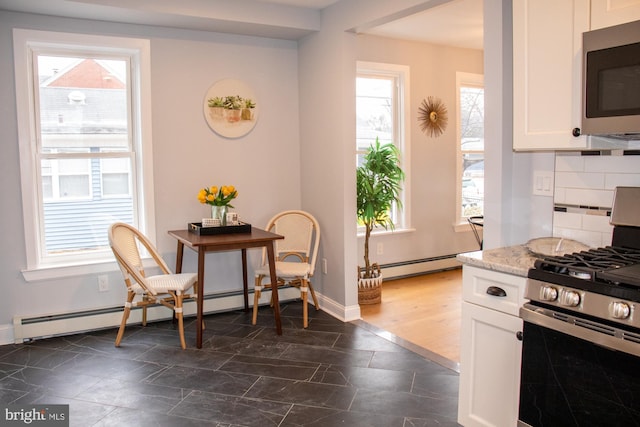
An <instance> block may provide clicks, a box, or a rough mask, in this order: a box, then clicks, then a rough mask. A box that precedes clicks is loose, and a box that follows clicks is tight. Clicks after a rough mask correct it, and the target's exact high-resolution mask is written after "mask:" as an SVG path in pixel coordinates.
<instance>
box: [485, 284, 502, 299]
mask: <svg viewBox="0 0 640 427" xmlns="http://www.w3.org/2000/svg"><path fill="white" fill-rule="evenodd" d="M487 294H488V295H491V296H494V297H506V296H507V293H506V292H505V291H504V289H502V288H499V287H497V286H489V287H488V288H487Z"/></svg>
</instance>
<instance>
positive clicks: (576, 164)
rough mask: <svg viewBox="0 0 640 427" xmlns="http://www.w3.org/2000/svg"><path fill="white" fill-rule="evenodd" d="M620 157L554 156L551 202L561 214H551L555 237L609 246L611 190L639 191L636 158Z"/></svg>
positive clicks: (614, 154) (615, 153)
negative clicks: (625, 188)
mask: <svg viewBox="0 0 640 427" xmlns="http://www.w3.org/2000/svg"><path fill="white" fill-rule="evenodd" d="M622 154H623V152H622V151H619V150H618V151H615V150H614V151H612V152H611V153H601V155H595V156H594V155H584V156H583V155H582V154H581V153H577V152H575V153H574V152H571V153H569V152H566V153H557V154H556V159H555V167H556V170H555V176H554V181H555V184H554V186H555V188H554V198H553V200H554V203H555V205H556V206H557V207H559V208H562V209H563V210H565V211H564V212H562V211H555V212H554V213H553V235H554V236H555V237H564V238H567V239H574V240H577V241H580V242H583V243H585V244H588V245H590V246H593V247H600V246H607V245H610V244H611V237H612V232H613V227H612V226H611V225H610V224H609V217H608V216H607V212H608V211H609V212H610V210H611V206H612V204H613V190H614V189H615V187H617V186H633V187H640V156H638V155H626V156H625V155H622ZM585 207H590V208H598V209H586V208H585Z"/></svg>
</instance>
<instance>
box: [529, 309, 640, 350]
mask: <svg viewBox="0 0 640 427" xmlns="http://www.w3.org/2000/svg"><path fill="white" fill-rule="evenodd" d="M545 313H546V314H545ZM549 313H553V312H552V311H551V310H548V309H545V308H541V307H536V306H533V305H530V304H525V305H524V306H522V307H520V318H521V319H522V320H523V321H525V322H529V323H532V324H534V325H538V326H541V327H543V328H547V329H551V330H554V331H558V332H562V333H564V334H567V335H570V336H572V337H576V338H580V339H582V340H585V341H589V342H591V343H594V344H596V345H599V346H602V347H606V348H608V349H611V350H617V351H623V352H625V353H628V354H632V355H634V356H640V346H639V345H638V342H634V341H629V340H625V339H622V338H619V337H618V336H612V335H609V334H607V333H604V332H600V331H597V330H595V329H591V328H589V327H583V326H578V325H576V324H575V323H573V322H571V321H570V322H565V321H563V320H559V319H556V318H553V317H551V316H550V315H549ZM567 317H570V316H567ZM592 327H593V326H592ZM595 327H597V325H595ZM605 328H606V329H607V330H609V331H615V332H614V333H615V334H616V335H620V333H624V331H622V330H621V329H617V328H611V327H608V326H603V329H605ZM523 339H524V340H525V341H526V339H527V337H526V335H524V337H523Z"/></svg>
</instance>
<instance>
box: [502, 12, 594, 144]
mask: <svg viewBox="0 0 640 427" xmlns="http://www.w3.org/2000/svg"><path fill="white" fill-rule="evenodd" d="M588 29H589V0H562V1H557V0H514V1H513V149H514V150H521V151H527V150H571V149H581V148H585V147H586V146H587V137H585V136H579V137H575V136H573V129H574V128H580V124H581V113H580V112H581V109H582V105H581V104H582V101H581V99H582V89H581V87H582V83H581V82H582V33H583V32H584V31H587V30H588Z"/></svg>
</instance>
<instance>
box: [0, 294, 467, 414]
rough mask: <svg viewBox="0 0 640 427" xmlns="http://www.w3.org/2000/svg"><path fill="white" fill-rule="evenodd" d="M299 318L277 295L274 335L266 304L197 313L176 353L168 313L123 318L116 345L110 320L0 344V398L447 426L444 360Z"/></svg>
mask: <svg viewBox="0 0 640 427" xmlns="http://www.w3.org/2000/svg"><path fill="white" fill-rule="evenodd" d="M309 315H310V322H309V328H308V329H307V330H304V329H302V327H301V325H302V321H301V304H300V302H291V303H288V304H283V306H282V316H283V334H282V336H277V335H276V334H275V328H274V320H273V316H272V311H271V309H270V308H269V307H265V308H261V309H260V317H259V320H258V325H257V326H252V325H251V315H250V313H244V312H243V311H234V312H229V313H220V314H215V315H209V316H207V317H206V330H205V335H204V345H203V348H202V349H201V350H198V349H196V348H195V324H194V323H195V322H194V320H195V319H188V321H187V345H188V347H187V349H186V350H182V349H181V348H180V343H179V339H178V334H177V331H176V330H175V328H174V325H173V324H172V322H170V321H167V322H160V323H155V324H149V325H148V326H147V327H146V328H142V327H140V326H136V325H133V326H129V327H128V328H127V332H126V334H125V339H124V340H123V342H122V346H121V347H120V348H115V347H114V345H113V342H114V339H115V335H116V330H114V329H110V330H105V331H98V332H93V333H86V334H77V335H71V336H66V337H56V338H49V339H42V340H36V341H33V342H31V343H28V344H21V345H4V346H0V404H2V405H6V404H68V405H70V406H69V408H70V425H71V426H81V427H86V426H119V427H122V426H136V427H140V426H171V427H175V426H229V427H231V426H260V427H262V426H281V427H285V426H286V427H291V426H322V427H330V426H350V427H358V426H367V427H374V426H380V427H392V426H398V427H409V426H412V427H413V426H439V427H442V426H457V425H458V424H457V423H456V422H455V420H456V407H457V401H458V373H457V372H456V371H455V365H452V366H448V365H447V361H446V360H438V358H437V356H435V355H433V356H434V357H431V358H427V357H424V356H425V355H426V356H429V352H428V351H426V350H421V349H416V348H414V349H413V350H415V351H411V350H409V349H407V348H405V347H410V345H399V344H398V342H400V344H403V343H402V342H401V340H400V341H399V340H397V339H394V337H392V336H390V335H388V334H386V337H387V338H390V339H386V338H383V337H385V333H384V331H377V330H375V328H372V327H370V326H368V325H367V324H365V323H364V322H362V321H358V322H353V323H343V322H340V321H338V320H336V319H334V318H333V317H331V316H329V315H327V314H326V313H323V312H316V311H315V310H313V309H312V308H311V309H310V310H309ZM394 341H395V342H394ZM405 344H406V343H405ZM430 359H432V360H430ZM433 360H436V361H438V362H440V363H436V362H434V361H433ZM443 364H444V365H445V366H448V367H445V366H442V365H443ZM452 368H453V369H452Z"/></svg>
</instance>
